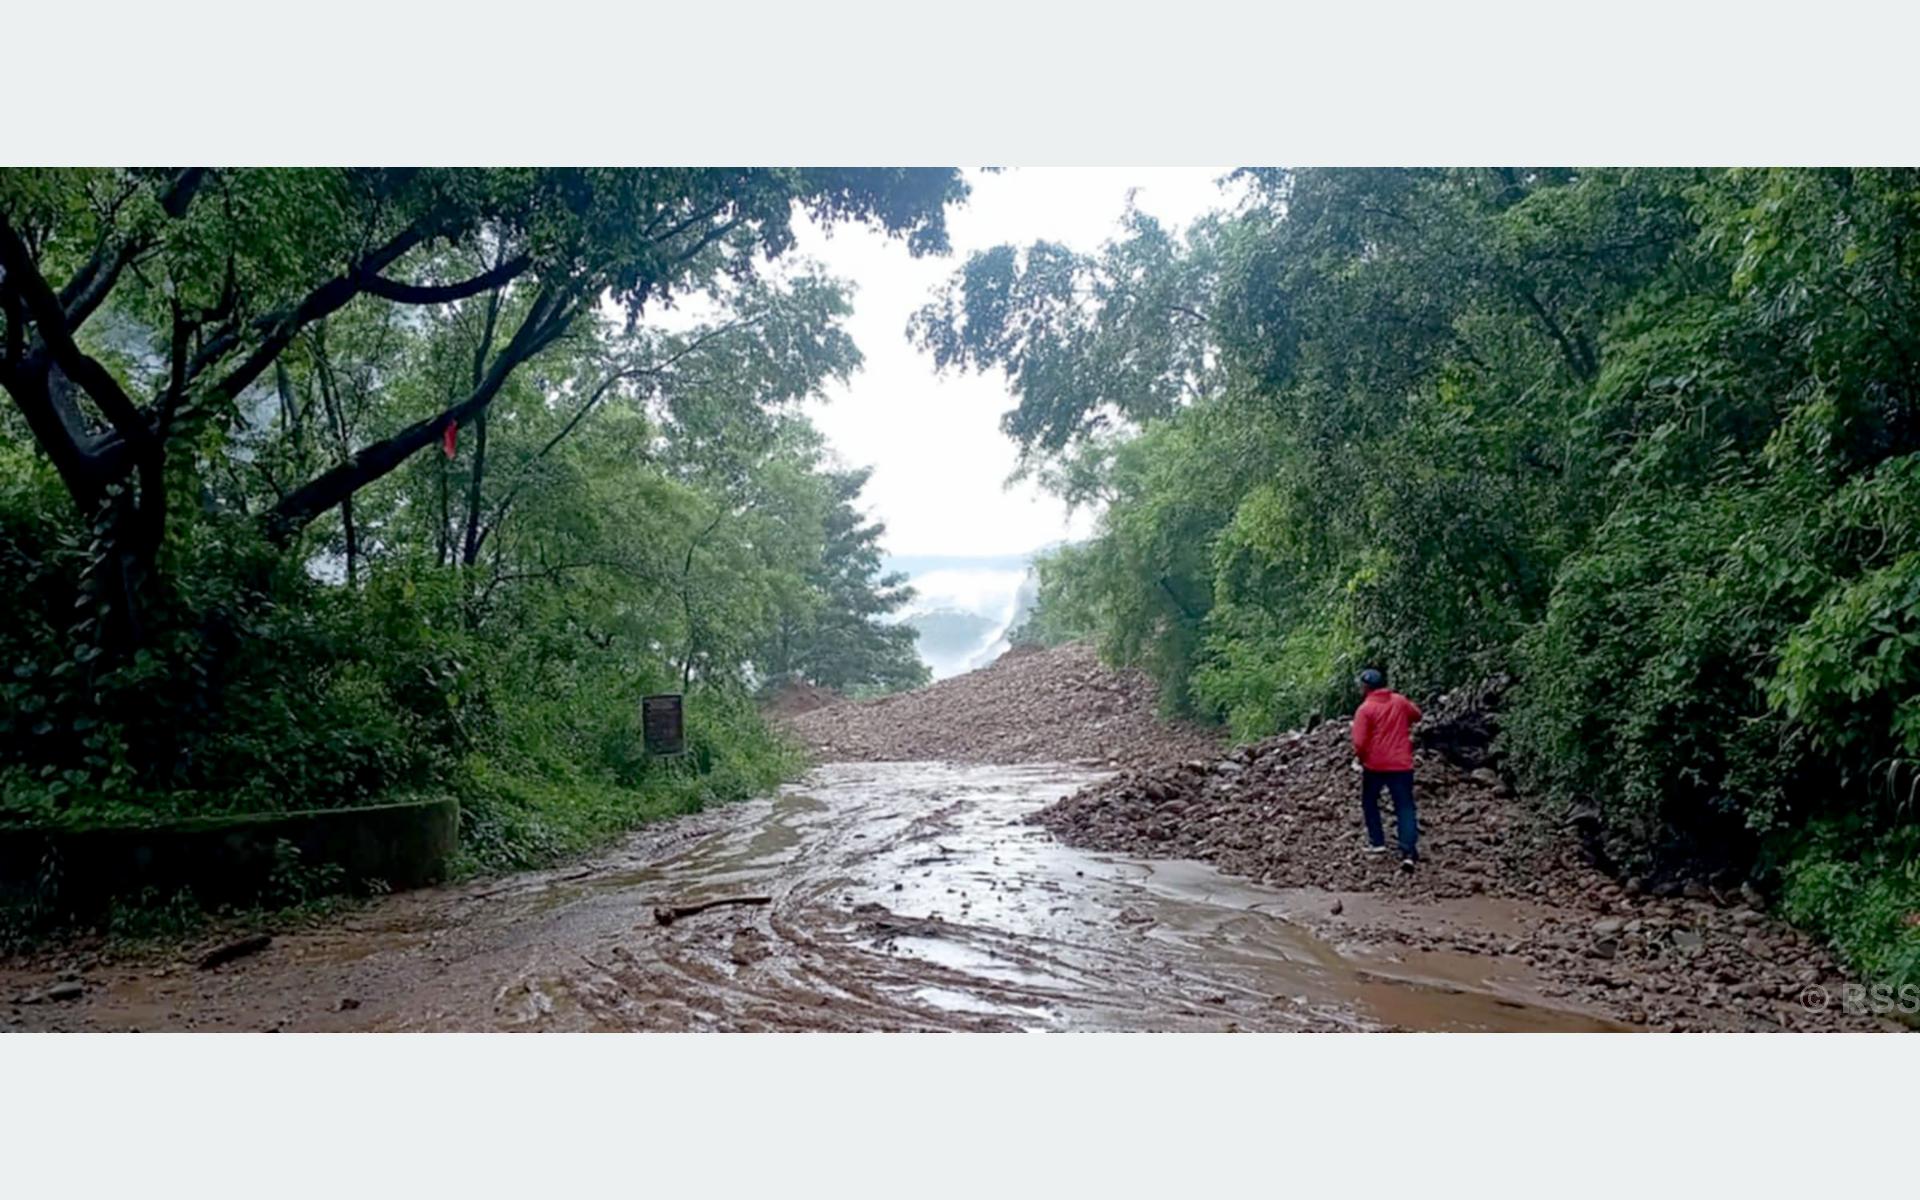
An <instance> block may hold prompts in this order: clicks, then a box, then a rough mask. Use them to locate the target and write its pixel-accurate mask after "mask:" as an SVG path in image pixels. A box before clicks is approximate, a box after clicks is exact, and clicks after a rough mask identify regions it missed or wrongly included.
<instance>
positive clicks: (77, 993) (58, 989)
mask: <svg viewBox="0 0 1920 1200" xmlns="http://www.w3.org/2000/svg"><path fill="white" fill-rule="evenodd" d="M86 992H87V985H86V984H84V983H81V982H80V981H79V980H78V979H63V980H61V981H60V982H59V983H56V984H54V985H53V986H51V987H49V988H48V989H47V990H46V991H44V992H41V993H40V995H41V997H42V998H43V999H47V1000H78V999H79V998H80V997H81V996H84V995H86Z"/></svg>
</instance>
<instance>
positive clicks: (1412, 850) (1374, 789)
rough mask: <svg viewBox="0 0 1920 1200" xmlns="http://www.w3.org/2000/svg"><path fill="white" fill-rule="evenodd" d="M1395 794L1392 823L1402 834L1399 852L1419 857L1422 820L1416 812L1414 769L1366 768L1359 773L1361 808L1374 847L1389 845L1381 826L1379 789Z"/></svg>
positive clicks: (1405, 856) (1403, 854)
mask: <svg viewBox="0 0 1920 1200" xmlns="http://www.w3.org/2000/svg"><path fill="white" fill-rule="evenodd" d="M1381 788H1386V789H1387V791H1389V792H1391V793H1392V794H1393V823H1394V827H1395V832H1396V833H1398V834H1399V835H1400V854H1401V856H1402V857H1404V858H1418V857H1419V856H1420V855H1419V851H1418V846H1419V843H1420V819H1419V817H1418V816H1417V815H1415V813H1414V811H1413V772H1412V771H1366V772H1363V773H1362V774H1361V776H1360V811H1361V812H1362V813H1363V814H1365V816H1366V818H1367V841H1368V842H1369V843H1370V844H1372V845H1375V846H1384V845H1386V844H1387V835H1386V834H1385V833H1383V832H1382V831H1381V829H1380V789H1381Z"/></svg>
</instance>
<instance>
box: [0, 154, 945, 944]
mask: <svg viewBox="0 0 1920 1200" xmlns="http://www.w3.org/2000/svg"><path fill="white" fill-rule="evenodd" d="M963 195H964V185H963V184H962V183H961V182H960V180H959V177H958V175H957V174H956V173H954V172H949V171H933V170H926V171H922V170H905V171H801V170H639V171H593V170H486V171H427V170H300V171H293V170H206V171H203V170H185V171H159V170H153V171H148V170H132V171H127V170H74V171H64V170H62V171H42V170H12V169H9V170H5V171H0V388H3V389H4V390H5V392H6V394H7V396H8V398H9V403H7V404H6V405H5V406H4V407H0V611H4V612H5V613H6V616H7V619H6V620H5V622H4V623H0V825H6V826H15V827H17V826H22V825H29V826H72V825H85V824H97V823H127V822H136V823H137V822H147V821H154V820H160V819H165V818H169V817H176V816H198V815H206V814H211V813H227V812H267V811H283V810H301V809H311V808H329V807H341V806H352V805H359V804H364V803H370V802H376V801H383V800H391V799H399V798H406V797H409V796H443V795H447V794H452V795H455V796H457V797H458V798H459V800H460V802H461V806H462V829H461V834H462V839H461V841H462V850H461V863H460V865H459V869H460V870H463V871H475V870H482V869H497V868H504V867H518V866H526V865H531V864H535V863H540V862H545V861H549V860H551V859H553V858H555V857H557V856H560V855H565V854H570V853H574V852H577V851H579V850H582V849H584V848H587V847H589V846H592V845H594V844H596V843H598V842H601V841H604V840H605V839H607V838H609V837H610V836H612V835H613V834H615V833H617V832H619V831H621V830H624V829H627V828H629V827H631V826H632V825H634V824H636V823H638V822H641V821H644V820H648V819H651V818H653V817H657V816H661V815H664V814H668V813H676V812H685V811H689V810H693V809H697V808H699V807H701V806H702V805H705V804H708V803H712V802H714V801H719V800H728V799H733V798H737V797H742V796H747V795H750V794H752V793H754V792H756V791H760V790H763V789H765V788H766V787H768V786H769V785H771V784H772V783H774V782H775V781H777V780H779V779H781V778H783V777H784V776H786V775H787V774H789V773H791V772H792V771H793V770H794V768H795V767H796V765H797V764H798V762H799V756H798V751H797V750H796V749H795V748H794V747H793V746H791V745H789V744H787V743H786V742H785V741H783V740H782V739H781V738H780V737H778V736H776V735H775V734H774V733H773V732H772V731H770V729H769V728H768V726H767V725H766V724H765V723H764V722H763V721H762V720H761V718H760V716H759V714H758V712H757V710H756V707H755V703H754V697H755V694H756V692H757V691H758V690H759V689H762V688H764V687H767V686H769V685H773V684H778V683H780V682H782V681H784V680H804V681H808V682H812V683H818V684H823V685H826V686H832V687H836V688H852V687H859V686H870V687H899V686H906V685H911V684H913V683H915V682H918V681H920V680H922V679H924V678H925V673H924V668H923V667H922V666H921V665H920V663H919V661H918V659H917V657H916V656H915V653H914V648H913V644H912V633H911V631H910V630H905V631H903V630H902V629H901V628H900V627H898V626H894V625H890V624H886V623H884V622H883V621H882V620H881V618H882V617H885V616H886V615H888V614H890V613H892V612H893V611H895V610H897V609H898V608H899V607H900V606H901V605H902V604H904V603H905V602H906V601H907V599H908V598H909V597H910V593H909V592H908V591H907V590H906V589H905V588H904V587H903V586H902V581H901V580H900V579H898V578H893V577H886V576H883V575H882V574H881V571H880V565H879V564H880V556H879V549H878V541H877V539H878V537H879V534H880V528H879V526H877V525H875V524H873V523H871V522H869V521H867V520H866V519H865V518H864V517H863V516H862V515H861V514H860V512H859V509H858V499H859V494H860V491H861V488H862V485H863V484H864V482H865V478H866V476H865V474H864V473H863V472H860V471H857V470H849V469H847V468H845V467H844V466H842V465H841V464H838V463H836V462H834V461H833V460H832V459H831V458H830V457H829V456H828V454H827V453H826V451H825V449H824V446H823V443H822V441H821V439H820V437H819V435H818V434H817V433H816V432H815V431H814V430H813V429H812V428H811V427H810V426H809V424H808V423H807V421H806V419H805V418H804V416H803V415H802V413H801V411H800V407H799V406H800V403H801V401H803V400H804V399H806V398H807V397H810V396H814V395H817V394H819V392H820V390H821V389H822V388H823V387H824V386H825V385H826V384H828V383H829V382H830V381H832V380H835V379H839V378H844V377H845V376H846V375H847V374H848V373H849V372H851V371H852V370H854V369H855V368H856V367H857V365H858V363H859V361H860V359H859V352H858V350H857V348H856V347H855V346H854V345H853V343H852V342H851V340H850V339H849V338H848V336H847V334H846V333H845V332H844V330H843V329H842V327H841V324H842V320H843V318H844V317H845V316H846V315H847V313H848V311H849V307H848V302H847V298H846V293H845V291H844V289H843V285H842V284H841V283H840V282H838V281H836V280H833V279H830V278H827V277H825V276H823V275H821V274H820V273H819V272H818V271H817V270H816V269H814V268H813V267H812V266H810V265H809V264H807V263H804V262H795V261H793V256H792V255H791V254H790V253H788V251H789V250H790V249H791V245H792V241H793V223H794V221H795V219H796V216H797V214H799V213H801V212H806V213H810V214H811V215H812V216H813V217H815V218H816V219H819V220H821V221H825V222H828V223H832V222H837V221H859V222H866V223H869V224H872V225H875V226H877V227H880V228H882V229H883V230H885V231H886V232H887V233H889V234H892V235H895V236H897V237H898V238H899V239H900V240H901V241H902V242H904V243H905V245H904V247H903V249H902V253H907V252H909V251H911V252H914V253H920V252H925V251H934V250H939V249H942V248H944V245H945V230H944V224H943V218H944V212H945V209H946V206H947V205H949V204H951V203H957V202H958V201H959V200H960V199H961V198H962V197H963ZM662 691H684V692H685V693H686V695H687V700H686V713H687V721H688V728H687V753H686V755H685V756H684V757H682V758H676V759H671V760H665V759H658V758H652V757H649V756H648V755H647V754H646V753H645V752H644V749H643V746H642V744H641V739H640V734H639V722H638V707H639V700H640V698H641V697H642V696H643V695H646V694H648V693H652V692H662ZM286 899H290V900H291V901H305V900H307V899H309V897H308V896H307V895H306V892H305V890H302V892H301V894H300V895H299V896H294V897H290V898H286ZM173 904H175V900H174V898H171V897H160V898H157V899H156V900H155V901H154V904H152V905H148V906H147V907H149V908H154V907H156V906H157V907H161V908H164V907H166V906H168V905H173ZM130 919H131V918H130Z"/></svg>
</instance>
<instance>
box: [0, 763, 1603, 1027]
mask: <svg viewBox="0 0 1920 1200" xmlns="http://www.w3.org/2000/svg"><path fill="white" fill-rule="evenodd" d="M1097 778H1099V776H1098V775H1097V774H1096V773H1094V772H1091V771H1088V770H1086V769H1084V768H1075V767H1063V766H1054V765H1045V764H1031V765H1023V766H978V765H969V766H960V765H951V764H940V763H848V764H834V765H828V766H823V767H820V768H818V769H816V770H815V771H813V772H812V773H811V774H809V775H808V776H807V777H806V778H805V779H803V780H802V781H800V782H799V783H797V784H794V785H792V786H789V787H787V788H785V789H783V790H782V791H781V792H779V793H778V794H777V795H775V796H772V797H769V798H765V799H761V800H756V801H751V802H747V803H742V804H737V805H732V806H728V807H726V808H724V809H720V810H716V811H714V812H710V813H704V814H700V815H698V816H695V817H690V818H685V819H683V820H680V821H674V822H667V823H663V824H662V825H659V826H655V827H652V828H650V829H648V830H645V831H642V832H641V833H639V834H636V835H634V836H633V837H632V838H631V839H629V840H628V841H627V842H626V843H625V844H624V845H623V846H621V847H620V848H619V849H618V850H616V851H614V852H611V853H609V854H606V855H603V856H601V857H599V858H596V859H594V860H592V861H591V862H588V863H585V864H580V865H576V866H574V867H571V868H568V869H563V870H557V871H551V872H544V873H536V874H530V875H523V876H515V877H511V878H509V879H505V880H493V881H487V882H484V883H476V884H472V885H467V886H462V887H458V888H443V889H434V890H428V891H422V892H415V893H409V894H406V895H401V896H394V897H388V898H385V899H383V900H380V901H377V902H374V903H372V904H370V905H368V906H366V907H365V908H363V909H360V910H358V911H356V912H355V913H353V914H352V915H350V916H349V917H347V918H345V919H343V920H340V921H338V922H335V923H332V924H329V925H326V926H323V927H321V928H318V929H315V930H311V931H306V932H300V933H292V934H282V935H280V936H278V937H276V938H275V939H274V941H273V943H272V944H271V945H269V946H268V947H267V948H266V949H264V950H262V951H259V952H257V953H254V954H251V955H248V956H246V957H243V958H240V959H238V960H236V961H233V962H230V963H226V964H223V965H220V966H217V967H214V968H212V969H200V968H198V967H197V966H195V965H194V963H193V962H192V961H191V960H190V959H185V958H176V959H169V960H166V961H126V962H118V963H107V964H104V965H96V966H93V967H92V968H91V969H90V970H87V971H84V972H82V973H81V978H80V980H79V982H80V983H81V984H82V987H83V990H82V992H81V994H80V995H79V996H78V997H77V998H69V999H65V1000H42V1001H40V1002H38V1003H25V1004H23V1003H19V1002H18V1000H19V999H21V998H23V997H32V996H34V995H35V994H36V993H40V994H44V992H45V989H46V988H47V987H48V986H49V985H50V984H53V983H55V982H56V981H57V980H58V979H59V975H60V973H59V972H58V971H56V970H54V969H53V968H51V967H49V968H47V969H44V970H39V971H31V972H19V971H16V972H8V973H5V974H3V975H0V1003H5V1002H7V1001H9V1000H11V1001H14V1003H12V1004H11V1005H10V1006H9V1007H8V1008H7V1009H6V1010H5V1011H6V1012H7V1018H6V1019H7V1021H8V1022H9V1027H10V1028H12V1029H15V1030H20V1029H93V1030H128V1029H140V1030H150V1029H167V1030H181V1029H210V1030H211V1029H230V1030H290V1031H291V1030H548V1029H551V1030H948V1029H960V1030H1221V1031H1231V1030H1247V1031H1254V1030H1354V1029H1363V1030H1364V1029H1424V1030H1601V1029H1608V1028H1616V1026H1614V1025H1612V1024H1611V1023H1610V1022H1608V1021H1606V1020H1604V1019H1603V1018H1601V1017H1600V1016H1599V1015H1597V1014H1595V1013H1593V1012H1589V1011H1582V1010H1580V1009H1577V1008H1568V1007H1561V1006H1558V1005H1564V1003H1565V1002H1564V1001H1560V1002H1555V1001H1550V1000H1548V999H1546V998H1545V997H1544V996H1543V993H1542V987H1543V981H1542V980H1540V979H1538V978H1536V977H1534V976H1533V975H1531V974H1530V970H1529V968H1528V966H1527V965H1526V964H1525V963H1524V962H1521V961H1519V960H1517V959H1513V960H1509V959H1502V958H1499V957H1497V956H1484V955H1475V956H1466V955H1449V954H1445V953H1440V952H1431V951H1429V952H1424V953H1423V952H1419V951H1411V950H1403V951H1395V950H1392V949H1382V948H1380V947H1377V946H1373V947H1367V946H1355V945H1343V944H1341V942H1340V941H1339V939H1338V934H1337V929H1330V928H1329V924H1330V923H1329V922H1328V921H1327V920H1326V919H1325V915H1326V914H1327V913H1328V912H1330V911H1331V910H1332V908H1333V907H1334V906H1335V904H1336V903H1337V904H1339V905H1340V906H1341V907H1342V908H1343V909H1349V910H1352V911H1353V912H1354V913H1355V915H1360V914H1361V913H1362V912H1364V911H1366V910H1368V909H1371V910H1372V911H1373V912H1374V914H1375V915H1379V914H1380V913H1381V912H1382V911H1383V910H1385V909H1388V908H1393V907H1394V906H1396V905H1398V906H1399V908H1400V909H1405V911H1397V910H1396V911H1395V912H1394V913H1393V914H1392V915H1393V916H1394V918H1395V919H1396V920H1402V921H1406V922H1409V923H1410V924H1415V925H1418V926H1420V927H1422V928H1428V929H1433V930H1436V931H1444V930H1446V929H1447V928H1449V927H1450V926H1456V925H1457V926H1463V927H1472V928H1475V929H1488V928H1503V927H1516V928H1517V927H1519V926H1521V925H1524V924H1526V923H1528V922H1529V921H1532V920H1535V919H1537V914H1533V913H1530V912H1528V911H1525V909H1524V906H1522V905H1521V904H1519V903H1517V902H1511V901H1495V900H1491V899H1486V898H1473V899H1471V900H1458V899H1456V900H1435V899H1427V900H1417V899H1413V898H1402V899H1398V900H1396V898H1394V897H1392V896H1390V895H1381V894H1371V895H1363V894H1347V895H1344V896H1341V895H1334V894H1331V893H1326V892H1321V891H1318V890H1315V889H1300V888H1292V889H1278V888H1263V887H1260V886H1258V885H1255V884H1252V883H1249V882H1248V881H1245V880H1242V879H1236V878H1232V877H1229V876H1225V875H1222V874H1220V873H1218V872H1217V871H1215V870H1213V869H1212V868H1210V867H1207V866H1203V865H1201V864H1198V863H1191V862H1181V861H1159V860H1147V859H1140V858H1132V857H1127V856H1124V855H1115V854H1096V853H1090V852H1086V851H1080V850H1074V849H1071V848H1068V847H1066V846H1064V845H1062V844H1061V843H1060V842H1058V841H1057V840H1055V838H1054V837H1053V835H1051V834H1049V833H1047V832H1046V831H1045V830H1043V829H1041V828H1039V827H1037V826H1035V825H1033V824H1030V823H1027V822H1026V821H1025V820H1024V818H1026V817H1028V816H1030V815H1031V814H1032V813H1033V812H1035V811H1037V810H1038V809H1040V808H1041V807H1043V806H1045V805H1046V804H1048V803H1050V802H1052V801H1054V800H1056V799H1058V798H1060V797H1061V796H1063V795H1066V794H1068V793H1070V792H1073V791H1074V790H1076V789H1078V788H1080V787H1082V786H1084V785H1086V784H1087V783H1089V782H1092V781H1093V780H1095V779H1097ZM745 897H766V898H767V902H766V903H764V904H723V905H720V906H717V907H713V908H710V909H707V910H706V911H703V912H700V913H697V914H695V915H691V916H686V917H683V918H680V919H677V920H674V921H672V922H671V923H669V924H665V925H662V924H661V923H659V921H658V920H657V918H656V916H655V911H654V910H655V909H656V908H657V907H661V906H675V905H677V906H688V905H696V904H699V903H702V902H705V901H710V900H733V899H738V898H745ZM1316 928H1317V929H1318V930H1319V932H1317V933H1316V932H1315V929H1316ZM71 991H72V988H71V986H70V985H69V987H68V988H66V989H63V994H64V993H70V992H71Z"/></svg>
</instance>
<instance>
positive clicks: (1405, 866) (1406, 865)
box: [1400, 858, 1413, 875]
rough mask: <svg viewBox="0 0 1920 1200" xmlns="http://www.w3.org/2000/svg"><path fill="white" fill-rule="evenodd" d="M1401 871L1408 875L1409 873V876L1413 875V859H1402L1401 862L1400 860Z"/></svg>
mask: <svg viewBox="0 0 1920 1200" xmlns="http://www.w3.org/2000/svg"><path fill="white" fill-rule="evenodd" d="M1400 869H1401V870H1402V871H1404V872H1406V873H1407V874H1409V875H1411V874H1413V859H1411V858H1403V859H1401V860H1400Z"/></svg>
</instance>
